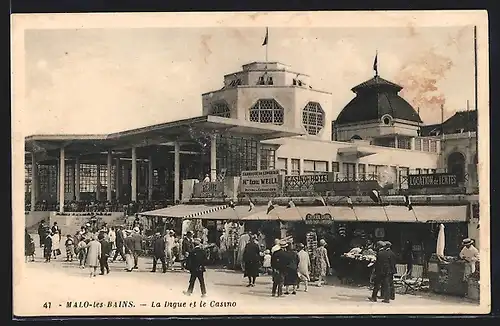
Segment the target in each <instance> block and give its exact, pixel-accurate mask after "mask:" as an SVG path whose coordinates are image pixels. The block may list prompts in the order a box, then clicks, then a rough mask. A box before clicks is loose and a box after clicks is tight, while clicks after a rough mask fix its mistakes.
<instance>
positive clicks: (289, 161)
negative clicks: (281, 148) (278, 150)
mask: <svg viewBox="0 0 500 326" xmlns="http://www.w3.org/2000/svg"><path fill="white" fill-rule="evenodd" d="M286 175H292V159H291V158H290V157H289V158H287V159H286Z"/></svg>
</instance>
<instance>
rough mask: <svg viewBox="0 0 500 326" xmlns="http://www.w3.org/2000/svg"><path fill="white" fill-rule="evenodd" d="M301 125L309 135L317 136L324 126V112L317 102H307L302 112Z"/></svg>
mask: <svg viewBox="0 0 500 326" xmlns="http://www.w3.org/2000/svg"><path fill="white" fill-rule="evenodd" d="M302 124H303V125H304V128H305V129H306V131H307V133H308V134H309V135H317V134H318V133H319V132H320V131H321V129H323V127H324V126H325V111H323V109H322V108H321V105H319V103H317V102H309V103H307V105H306V106H305V107H304V110H302Z"/></svg>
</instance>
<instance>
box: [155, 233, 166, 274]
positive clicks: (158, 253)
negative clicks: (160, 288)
mask: <svg viewBox="0 0 500 326" xmlns="http://www.w3.org/2000/svg"><path fill="white" fill-rule="evenodd" d="M165 257H166V256H165V239H164V238H163V237H162V236H161V233H160V232H156V233H155V239H154V242H153V270H152V271H151V273H155V272H156V264H157V263H158V259H159V260H160V261H161V267H162V271H163V273H166V272H167V264H166V261H165Z"/></svg>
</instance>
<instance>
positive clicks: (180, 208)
mask: <svg viewBox="0 0 500 326" xmlns="http://www.w3.org/2000/svg"><path fill="white" fill-rule="evenodd" d="M226 207H227V205H218V206H213V205H212V206H210V205H175V206H170V207H165V208H161V209H156V210H154V211H149V212H142V213H139V214H138V215H139V216H153V217H177V218H182V219H189V218H196V217H198V218H201V216H203V215H204V214H210V213H213V212H216V211H220V210H223V209H225V208H226Z"/></svg>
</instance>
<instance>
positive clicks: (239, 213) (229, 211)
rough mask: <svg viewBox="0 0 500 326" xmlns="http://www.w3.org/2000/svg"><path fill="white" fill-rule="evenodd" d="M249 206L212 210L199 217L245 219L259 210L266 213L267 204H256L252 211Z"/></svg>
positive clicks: (208, 218)
mask: <svg viewBox="0 0 500 326" xmlns="http://www.w3.org/2000/svg"><path fill="white" fill-rule="evenodd" d="M248 210H249V206H246V205H245V206H235V207H234V209H233V208H231V207H226V208H224V209H222V210H216V211H212V212H209V213H206V214H202V215H200V216H199V217H197V218H200V219H204V220H245V219H246V218H247V217H248V216H251V215H254V214H256V213H258V212H261V213H262V212H263V213H264V214H266V210H267V206H254V208H253V209H252V211H250V212H249V211H248Z"/></svg>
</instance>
